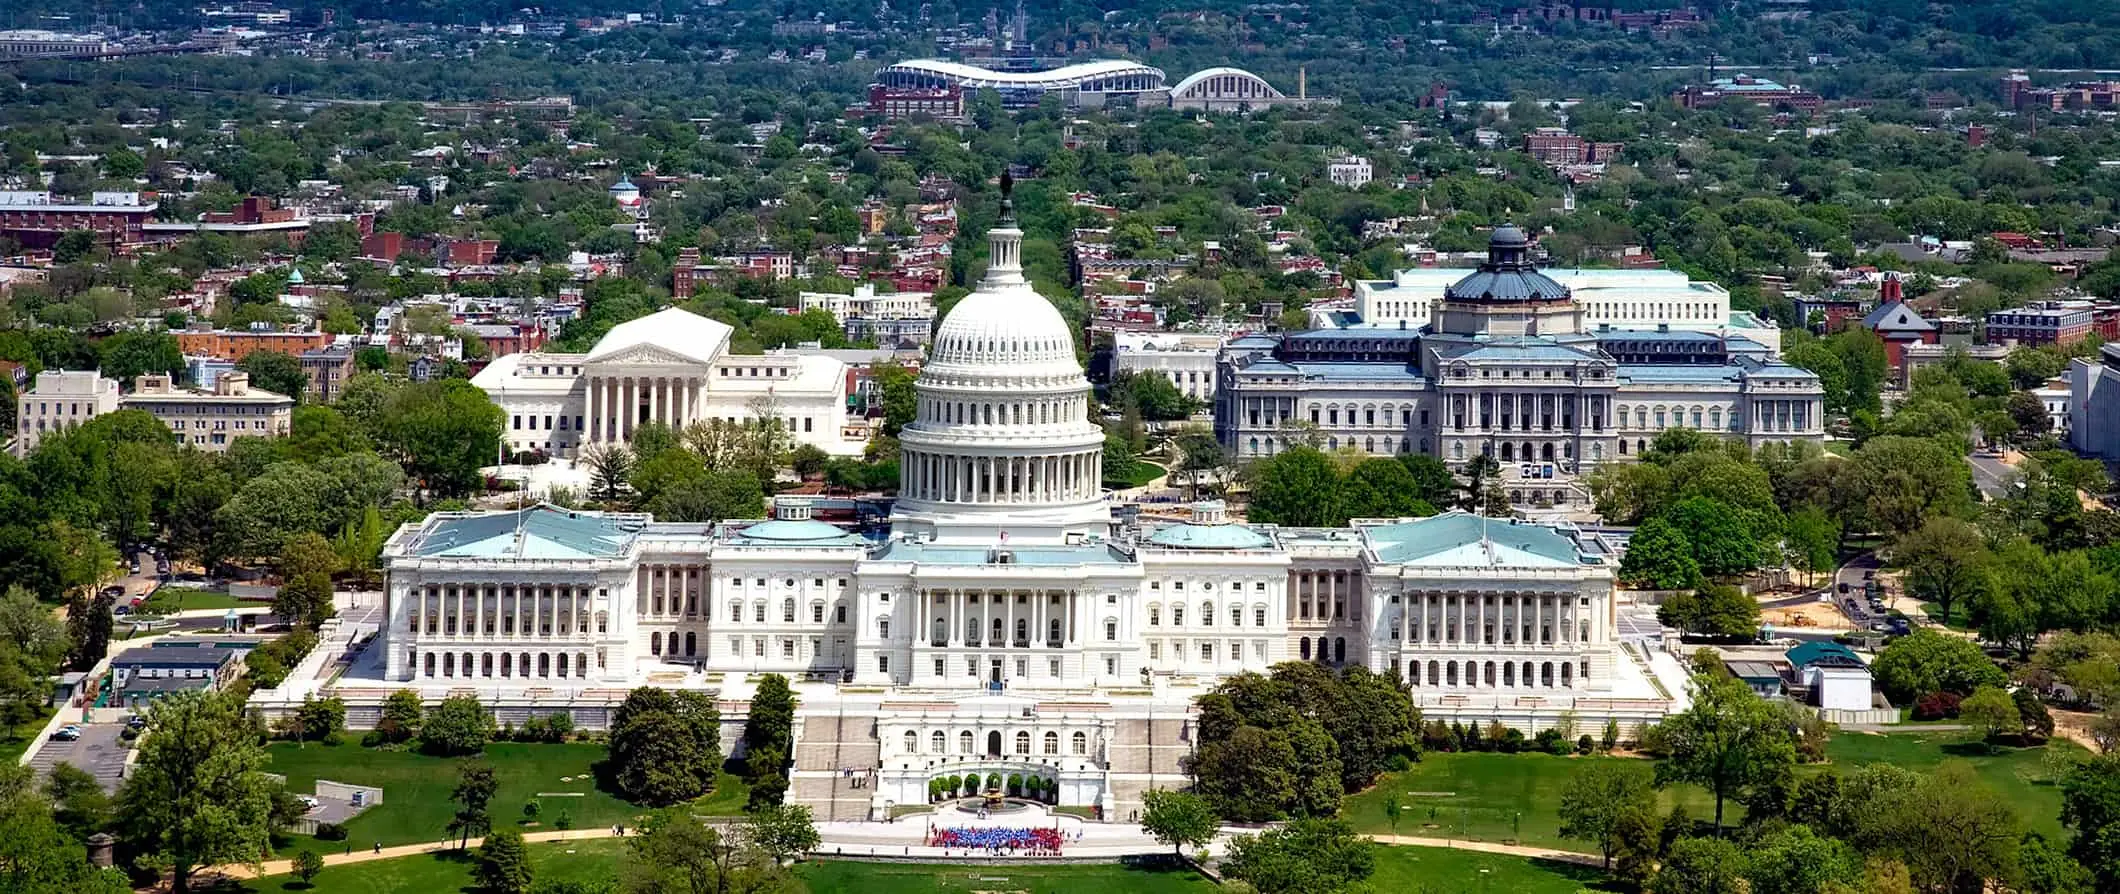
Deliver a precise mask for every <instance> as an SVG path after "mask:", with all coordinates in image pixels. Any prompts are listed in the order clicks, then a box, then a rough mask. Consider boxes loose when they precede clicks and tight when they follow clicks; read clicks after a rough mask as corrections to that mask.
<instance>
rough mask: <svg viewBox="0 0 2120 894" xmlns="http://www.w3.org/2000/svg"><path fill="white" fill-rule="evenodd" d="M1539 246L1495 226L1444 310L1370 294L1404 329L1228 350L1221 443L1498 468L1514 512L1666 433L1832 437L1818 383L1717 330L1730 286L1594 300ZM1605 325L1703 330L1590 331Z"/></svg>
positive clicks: (1338, 329)
mask: <svg viewBox="0 0 2120 894" xmlns="http://www.w3.org/2000/svg"><path fill="white" fill-rule="evenodd" d="M1528 251H1529V243H1528V240H1527V239H1526V238H1525V236H1524V234H1523V232H1522V231H1521V230H1518V229H1517V228H1516V227H1513V226H1506V225H1505V226H1501V227H1497V228H1495V231H1494V235H1493V238H1492V240H1491V244H1490V245H1489V247H1488V259H1487V262H1486V263H1484V264H1482V265H1480V267H1479V269H1477V270H1475V271H1473V272H1471V273H1469V274H1465V273H1462V271H1451V274H1452V275H1454V276H1457V279H1456V281H1454V282H1452V283H1450V284H1449V285H1448V286H1447V287H1445V288H1443V289H1442V290H1441V291H1440V292H1439V293H1437V294H1436V295H1434V296H1433V300H1432V301H1430V300H1427V299H1423V300H1421V301H1420V302H1418V303H1416V304H1412V305H1407V306H1397V305H1395V304H1393V303H1392V302H1396V301H1399V300H1401V299H1397V298H1392V299H1386V298H1383V297H1378V296H1376V295H1372V296H1370V297H1369V298H1368V299H1366V300H1367V301H1368V302H1369V305H1368V306H1370V307H1372V308H1375V309H1377V310H1379V311H1381V312H1383V313H1386V314H1396V315H1398V316H1397V318H1396V319H1395V321H1391V322H1384V323H1376V322H1358V323H1353V324H1346V325H1336V326H1331V327H1327V328H1321V329H1313V330H1308V331H1304V332H1292V333H1287V334H1285V335H1279V336H1265V335H1255V336H1247V337H1244V338H1239V339H1235V340H1232V341H1231V342H1230V343H1229V344H1228V345H1227V346H1225V347H1224V349H1223V351H1222V354H1221V358H1220V360H1219V362H1218V367H1217V386H1216V391H1215V395H1216V404H1215V430H1216V434H1217V436H1218V437H1219V438H1220V439H1221V441H1222V443H1223V445H1224V446H1226V447H1228V448H1229V449H1230V450H1231V451H1232V452H1234V453H1235V454H1236V455H1237V456H1238V457H1240V458H1251V457H1262V456H1271V455H1273V454H1276V453H1279V452H1281V451H1282V450H1285V449H1288V448H1289V447H1291V446H1295V445H1298V444H1303V443H1313V442H1314V443H1315V444H1316V445H1317V446H1319V447H1322V448H1324V449H1327V450H1336V449H1342V448H1348V447H1352V448H1354V449H1357V450H1361V451H1363V452H1366V453H1373V454H1378V455H1392V454H1402V453H1405V454H1411V453H1421V454H1428V455H1431V456H1436V457H1439V458H1441V459H1442V460H1443V461H1445V462H1447V463H1449V464H1451V465H1452V466H1460V465H1462V464H1464V463H1466V462H1468V461H1470V460H1471V459H1473V458H1475V457H1478V456H1482V455H1485V456H1491V457H1494V458H1495V459H1496V460H1498V461H1499V462H1500V464H1501V468H1502V477H1503V479H1504V480H1503V485H1504V487H1505V488H1506V490H1507V492H1508V494H1509V496H1510V498H1511V500H1512V501H1515V502H1520V503H1547V502H1550V503H1569V502H1580V501H1582V500H1583V499H1585V498H1586V496H1587V495H1586V494H1585V493H1584V491H1583V490H1582V488H1581V487H1580V486H1579V485H1578V483H1577V482H1578V479H1579V477H1580V476H1581V475H1582V474H1584V473H1586V472H1588V471H1589V470H1591V469H1592V468H1595V467H1596V466H1597V465H1599V464H1602V463H1607V462H1621V461H1628V460H1631V459H1633V458H1634V457H1636V456H1639V455H1641V453H1642V451H1643V450H1645V449H1646V448H1647V447H1648V446H1649V444H1650V442H1651V441H1653V440H1654V439H1655V438H1656V436H1657V434H1658V433H1660V432H1663V431H1666V430H1669V429H1674V428H1690V429H1697V430H1700V431H1705V432H1709V433H1713V434H1717V435H1720V436H1723V437H1728V438H1735V439H1739V440H1742V441H1744V442H1745V443H1746V444H1747V445H1749V446H1753V447H1758V446H1760V445H1763V444H1767V443H1772V442H1788V441H1814V442H1815V441H1821V440H1823V439H1824V436H1825V422H1826V420H1825V412H1824V400H1825V389H1824V387H1823V386H1822V385H1821V384H1820V383H1819V380H1818V377H1817V376H1816V375H1814V374H1812V373H1810V372H1809V371H1806V370H1802V369H1798V368H1796V367H1793V366H1789V365H1788V364H1785V363H1782V362H1780V361H1779V360H1778V359H1777V358H1776V357H1775V352H1774V350H1773V348H1772V347H1771V346H1770V345H1768V344H1764V343H1761V342H1760V341H1756V340H1754V339H1753V338H1752V337H1750V335H1751V334H1752V332H1753V330H1750V329H1745V330H1742V331H1737V330H1731V329H1714V328H1706V327H1708V326H1710V325H1711V324H1712V321H1713V320H1714V319H1724V318H1728V298H1727V296H1726V295H1723V294H1722V292H1721V290H1720V289H1711V290H1705V291H1703V292H1702V293H1701V294H1689V295H1687V296H1685V297H1686V299H1687V300H1680V296H1670V295H1667V296H1663V297H1662V298H1657V299H1655V300H1651V298H1652V297H1653V296H1654V295H1655V294H1656V293H1655V290H1650V291H1649V292H1647V293H1642V294H1639V295H1637V296H1636V298H1634V299H1630V298H1628V297H1626V296H1625V295H1623V294H1618V293H1614V294H1603V295H1600V296H1598V297H1597V298H1595V299H1594V301H1595V302H1597V303H1593V304H1587V305H1586V303H1585V302H1584V300H1583V298H1582V296H1581V295H1579V294H1578V292H1577V289H1576V287H1574V286H1570V285H1568V284H1567V283H1566V282H1564V281H1561V280H1556V279H1554V278H1552V277H1549V276H1547V275H1545V274H1544V273H1542V272H1540V271H1539V270H1538V269H1537V268H1535V267H1534V266H1533V265H1532V264H1531V262H1530V260H1529V255H1528ZM1679 279H1680V280H1683V276H1680V277H1679ZM1621 291H1622V292H1623V291H1624V290H1621ZM1686 291H1688V292H1689V293H1690V292H1691V291H1692V290H1691V288H1690V287H1688V289H1687V290H1686ZM1603 313H1609V314H1624V315H1630V316H1629V319H1632V320H1633V321H1634V322H1641V321H1642V320H1640V319H1638V315H1639V314H1644V313H1646V314H1650V315H1652V317H1653V316H1654V315H1662V314H1670V315H1672V316H1673V317H1675V318H1678V319H1680V320H1681V321H1682V322H1690V323H1696V324H1699V327H1698V328H1688V327H1687V326H1685V325H1674V324H1672V323H1670V322H1655V323H1652V324H1650V325H1647V326H1644V327H1622V326H1614V325H1609V324H1607V323H1605V322H1602V321H1600V322H1598V323H1597V324H1596V325H1592V321H1591V319H1590V318H1591V317H1592V316H1593V315H1597V314H1603ZM1625 321H1626V320H1622V322H1625Z"/></svg>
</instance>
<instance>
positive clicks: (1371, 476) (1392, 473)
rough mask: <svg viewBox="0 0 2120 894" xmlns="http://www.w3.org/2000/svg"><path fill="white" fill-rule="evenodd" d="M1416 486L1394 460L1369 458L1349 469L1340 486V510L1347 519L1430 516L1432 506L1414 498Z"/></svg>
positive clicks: (1400, 465) (1411, 475)
mask: <svg viewBox="0 0 2120 894" xmlns="http://www.w3.org/2000/svg"><path fill="white" fill-rule="evenodd" d="M1418 489H1419V484H1418V483H1417V482H1415V481H1414V478H1413V473H1411V472H1408V471H1406V466H1405V465H1404V464H1401V463H1400V462H1399V461H1398V460H1395V459H1389V458H1386V457H1381V456H1379V457H1371V458H1369V459H1365V460H1363V461H1361V462H1360V463H1358V464H1356V465H1355V467H1354V468H1352V469H1349V470H1348V472H1347V477H1346V479H1345V480H1343V481H1342V482H1341V484H1340V502H1341V507H1340V508H1341V511H1343V512H1345V513H1346V515H1347V517H1348V518H1403V517H1407V516H1421V515H1434V514H1435V507H1434V506H1430V505H1428V504H1427V503H1425V502H1422V501H1421V499H1420V498H1419V497H1417V496H1415V495H1414V494H1415V491H1417V490H1418Z"/></svg>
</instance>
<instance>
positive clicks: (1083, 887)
mask: <svg viewBox="0 0 2120 894" xmlns="http://www.w3.org/2000/svg"><path fill="white" fill-rule="evenodd" d="M622 852H623V851H622V849H621V845H620V843H619V842H617V841H613V840H608V839H607V840H597V841H569V842H548V843H542V844H532V845H530V857H531V860H532V865H533V866H534V867H535V869H534V870H533V871H532V874H533V877H534V878H535V879H536V880H537V881H540V882H542V881H547V880H552V881H559V880H580V881H596V880H609V879H611V878H613V877H615V876H616V874H617V866H618V861H619V856H620V854H621V853H622ZM292 854H293V851H292V850H289V851H286V852H284V853H282V854H281V855H280V856H283V857H284V856H291V855H292ZM1376 865H1377V869H1376V875H1375V876H1373V877H1372V878H1371V879H1370V883H1371V885H1372V886H1374V887H1375V888H1376V890H1379V891H1403V892H1409V894H1414V892H1438V894H1440V892H1450V894H1459V892H1463V894H1485V892H1489V891H1492V892H1495V894H1502V892H1508V894H1576V892H1578V891H1581V890H1583V889H1584V888H1585V887H1586V886H1589V885H1592V884H1594V883H1595V882H1596V881H1597V880H1598V878H1599V874H1598V873H1597V872H1596V871H1595V870H1593V869H1591V868H1589V867H1583V866H1572V865H1568V864H1565V863H1549V862H1545V861H1533V860H1525V859H1521V858H1517V857H1504V856H1497V855H1493V854H1475V853H1470V852H1466V851H1453V850H1443V849H1440V848H1420V847H1386V848H1378V849H1377V864H1376ZM1482 869H1485V870H1487V871H1486V872H1485V873H1484V874H1483V873H1481V872H1480V870H1482ZM795 875H796V877H798V878H800V879H801V880H802V881H803V883H804V884H805V885H807V886H808V888H809V890H810V891H811V892H812V894H930V892H944V894H970V892H974V891H1007V892H1011V894H1015V892H1022V894H1120V892H1124V894H1211V892H1213V891H1215V890H1216V887H1215V885H1214V884H1213V883H1211V882H1209V881H1207V880H1206V879H1205V878H1202V877H1201V876H1200V875H1199V874H1198V873H1195V872H1192V871H1190V870H1184V871H1180V870H1168V871H1164V870H1152V869H1135V868H1130V867H1126V866H1120V865H1116V864H1095V865H1082V866H1023V865H1009V864H1007V863H1005V862H1004V863H1001V864H999V865H994V866H962V865H950V866H939V865H938V866H923V865H916V864H901V863H838V862H832V861H829V860H824V861H816V862H809V863H803V864H801V865H799V866H797V867H795ZM470 886H471V862H470V860H469V859H468V858H466V857H464V856H462V855H459V854H454V853H446V854H422V855H420V856H417V857H398V858H395V859H390V860H375V861H372V862H367V863H354V864H348V865H345V866H332V867H326V868H325V869H324V871H323V873H321V874H319V875H318V876H317V878H316V887H314V888H310V889H304V888H303V887H302V886H301V885H300V883H298V882H296V881H294V879H293V877H292V876H284V875H280V876H271V877H267V878H263V879H258V880H256V881H253V882H250V883H249V884H247V885H245V886H243V887H241V888H238V889H237V890H241V891H249V892H254V894H277V892H292V891H304V890H307V891H309V892H310V894H449V892H456V891H469V890H470V889H471V887H470Z"/></svg>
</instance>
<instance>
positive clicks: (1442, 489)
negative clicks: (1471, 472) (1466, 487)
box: [1398, 453, 1458, 507]
mask: <svg viewBox="0 0 2120 894" xmlns="http://www.w3.org/2000/svg"><path fill="white" fill-rule="evenodd" d="M1398 460H1399V464H1400V465H1403V466H1405V467H1406V471H1407V472H1409V473H1411V474H1412V475H1413V496H1414V498H1415V499H1418V500H1420V501H1422V502H1424V503H1427V504H1428V505H1430V506H1437V507H1441V506H1449V505H1450V504H1451V503H1452V502H1453V501H1454V500H1455V499H1456V498H1457V491H1458V483H1457V476H1456V475H1452V474H1450V467H1449V466H1447V465H1444V464H1443V461H1442V460H1440V459H1437V458H1435V457H1433V456H1429V455H1428V454H1426V453H1401V454H1399V456H1398Z"/></svg>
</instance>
